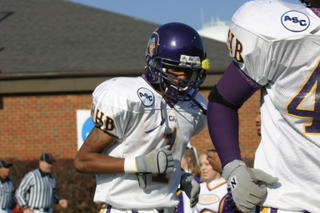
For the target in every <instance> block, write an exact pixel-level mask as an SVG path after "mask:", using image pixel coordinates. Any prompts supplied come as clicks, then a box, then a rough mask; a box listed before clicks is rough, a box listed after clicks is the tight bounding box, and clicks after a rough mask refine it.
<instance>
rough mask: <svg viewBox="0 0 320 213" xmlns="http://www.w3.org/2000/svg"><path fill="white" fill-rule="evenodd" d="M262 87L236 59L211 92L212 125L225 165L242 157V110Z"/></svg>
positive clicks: (209, 105) (211, 130) (209, 125)
mask: <svg viewBox="0 0 320 213" xmlns="http://www.w3.org/2000/svg"><path fill="white" fill-rule="evenodd" d="M260 88H261V86H260V85H259V84H257V83H256V82H255V81H253V80H252V79H250V78H249V77H247V76H246V75H245V74H244V73H243V72H242V71H241V70H240V68H239V66H238V65H237V64H236V63H235V62H232V63H231V64H230V65H229V67H228V68H227V70H226V71H225V72H224V75H223V76H222V78H221V79H220V80H219V82H218V83H217V84H216V85H215V86H214V87H213V89H212V91H211V93H210V95H209V104H208V117H207V118H208V128H209V133H210V136H211V139H212V141H213V143H214V145H215V148H216V150H217V153H218V155H219V157H220V160H221V163H222V167H224V166H225V165H226V164H227V163H229V162H230V161H232V160H235V159H238V160H240V159H241V155H240V148H239V139H238V130H239V120H238V109H239V108H240V107H241V106H242V104H243V103H244V102H245V101H246V100H247V99H248V98H249V97H250V96H251V95H252V94H253V93H254V92H255V91H257V90H258V89H260Z"/></svg>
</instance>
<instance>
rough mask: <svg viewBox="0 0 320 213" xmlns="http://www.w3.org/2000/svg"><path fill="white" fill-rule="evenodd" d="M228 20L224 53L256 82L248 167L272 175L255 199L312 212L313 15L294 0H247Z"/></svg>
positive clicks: (316, 108)
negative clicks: (257, 118)
mask: <svg viewBox="0 0 320 213" xmlns="http://www.w3.org/2000/svg"><path fill="white" fill-rule="evenodd" d="M232 21H233V23H232V25H231V27H230V31H229V35H228V39H229V42H228V46H229V50H230V54H231V56H232V57H233V58H234V60H235V61H237V62H238V63H239V65H240V68H241V69H242V70H243V72H244V73H245V74H246V75H247V76H249V77H250V78H251V79H253V80H254V81H256V82H257V83H258V84H260V85H262V86H263V93H262V102H261V120H262V130H261V131H262V141H261V143H260V145H259V147H258V149H257V151H256V155H255V167H256V168H260V169H262V170H263V171H266V172H267V173H269V174H271V175H273V176H275V177H278V178H279V184H277V185H275V186H272V187H270V188H268V196H267V198H266V200H265V202H264V204H263V205H264V206H270V207H275V208H279V209H285V210H290V211H295V210H296V211H302V210H308V211H309V212H320V196H319V194H320V172H319V169H320V158H319V156H320V84H319V83H320V31H319V30H320V18H319V17H318V16H316V15H315V14H314V13H313V12H312V11H311V10H310V9H308V8H306V7H304V6H303V5H302V4H301V5H300V4H299V5H298V4H291V3H286V2H283V1H280V0H268V1H267V0H254V1H249V2H247V3H246V4H244V5H243V6H242V7H241V8H240V9H239V10H237V12H236V13H235V14H234V16H233V18H232Z"/></svg>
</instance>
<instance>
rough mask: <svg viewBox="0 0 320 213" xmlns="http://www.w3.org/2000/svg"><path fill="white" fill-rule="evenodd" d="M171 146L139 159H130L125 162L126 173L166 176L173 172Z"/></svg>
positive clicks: (141, 156)
mask: <svg viewBox="0 0 320 213" xmlns="http://www.w3.org/2000/svg"><path fill="white" fill-rule="evenodd" d="M169 147H170V146H169V145H167V146H164V147H160V148H158V149H155V150H153V151H151V152H149V153H148V154H145V155H140V156H138V157H128V158H125V161H124V171H125V172H126V173H149V174H150V173H151V174H166V173H170V172H173V170H174V161H173V158H172V151H171V150H170V149H169Z"/></svg>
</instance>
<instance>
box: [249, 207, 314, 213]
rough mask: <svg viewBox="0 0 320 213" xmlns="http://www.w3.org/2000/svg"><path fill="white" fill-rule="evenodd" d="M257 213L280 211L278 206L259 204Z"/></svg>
mask: <svg viewBox="0 0 320 213" xmlns="http://www.w3.org/2000/svg"><path fill="white" fill-rule="evenodd" d="M255 213H278V209H276V208H270V207H263V206H257V207H256V210H255ZM302 213H310V212H308V211H302Z"/></svg>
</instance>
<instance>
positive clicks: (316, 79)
mask: <svg viewBox="0 0 320 213" xmlns="http://www.w3.org/2000/svg"><path fill="white" fill-rule="evenodd" d="M319 83H320V61H319V63H318V65H317V66H316V67H315V69H314V70H313V71H312V72H311V74H310V76H309V77H308V78H307V80H306V81H305V82H304V83H303V85H302V87H301V88H300V90H299V91H298V92H297V95H295V96H294V97H293V98H292V99H291V100H290V101H289V103H288V105H287V112H288V114H289V115H291V116H294V117H298V118H302V119H308V120H311V122H310V123H307V124H305V134H320V84H319ZM307 101H309V104H308V106H311V107H309V108H307V107H304V104H305V103H307ZM310 103H311V104H310Z"/></svg>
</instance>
